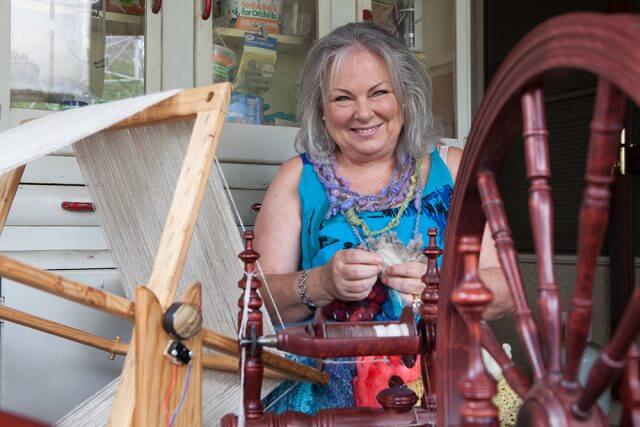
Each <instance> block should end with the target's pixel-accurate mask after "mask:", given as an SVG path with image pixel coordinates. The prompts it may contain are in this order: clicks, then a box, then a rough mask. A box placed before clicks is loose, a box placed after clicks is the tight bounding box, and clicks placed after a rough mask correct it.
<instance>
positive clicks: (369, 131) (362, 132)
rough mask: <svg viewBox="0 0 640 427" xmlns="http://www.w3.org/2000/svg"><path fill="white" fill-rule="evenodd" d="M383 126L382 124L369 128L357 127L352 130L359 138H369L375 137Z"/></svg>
mask: <svg viewBox="0 0 640 427" xmlns="http://www.w3.org/2000/svg"><path fill="white" fill-rule="evenodd" d="M381 126H382V123H381V124H379V125H374V126H369V127H357V128H352V129H351V130H352V131H353V132H354V133H355V134H357V135H358V136H359V137H362V138H367V137H370V136H373V135H375V134H376V133H377V132H378V129H380V127H381Z"/></svg>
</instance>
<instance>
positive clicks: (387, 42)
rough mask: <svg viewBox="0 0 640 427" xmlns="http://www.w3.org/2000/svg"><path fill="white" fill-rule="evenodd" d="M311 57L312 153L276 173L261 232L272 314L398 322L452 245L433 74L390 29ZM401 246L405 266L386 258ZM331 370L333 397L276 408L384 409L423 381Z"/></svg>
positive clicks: (351, 33)
mask: <svg viewBox="0 0 640 427" xmlns="http://www.w3.org/2000/svg"><path fill="white" fill-rule="evenodd" d="M307 58H308V59H307V62H306V63H305V65H304V68H303V71H302V74H301V77H300V86H299V87H300V94H299V105H298V115H299V117H300V119H301V129H300V131H299V133H298V135H297V137H296V145H297V148H298V149H299V151H300V152H302V154H301V155H300V156H297V157H295V158H292V159H290V160H289V161H287V162H286V163H285V164H283V166H282V167H281V169H280V170H279V172H278V173H277V175H276V177H275V178H274V180H273V181H272V183H271V185H270V187H269V190H268V191H267V194H266V196H265V199H264V201H263V204H262V208H261V211H260V214H259V216H258V219H257V221H256V226H255V229H256V247H257V249H258V251H259V252H260V253H261V255H262V259H261V260H262V269H263V271H264V273H265V275H266V279H267V281H268V283H269V288H270V290H271V292H272V294H273V296H274V303H275V306H276V307H270V308H271V310H272V311H275V310H276V309H277V310H278V312H279V314H280V316H281V317H282V318H283V319H284V320H285V321H287V322H299V321H304V320H306V319H308V318H309V317H310V316H311V315H312V314H313V313H314V312H315V311H320V312H319V313H316V314H317V315H322V316H324V317H325V318H328V319H330V320H335V321H367V320H397V319H398V318H399V316H400V312H401V310H402V309H403V308H404V307H405V306H407V305H412V304H414V300H415V299H416V298H415V296H416V295H419V294H420V293H421V292H422V290H423V288H424V284H423V283H422V281H421V277H422V275H423V274H424V273H425V271H426V264H424V263H423V255H422V254H421V250H422V249H423V247H424V244H423V240H424V243H426V240H427V239H426V236H427V230H428V229H429V228H436V229H437V233H438V246H440V247H441V248H442V246H443V240H444V232H445V228H446V222H447V214H448V211H449V202H450V200H451V194H452V191H453V184H454V178H455V174H456V172H457V168H458V164H459V162H460V157H461V152H460V150H457V149H450V150H447V149H446V147H440V148H438V149H436V145H437V144H436V142H437V136H436V133H435V131H434V126H433V119H432V115H431V98H432V94H431V83H430V79H429V75H428V73H427V71H426V68H425V67H424V65H423V64H422V63H421V62H419V61H418V60H417V59H415V57H414V56H413V54H412V53H411V52H409V50H407V48H406V47H405V46H404V44H403V43H402V42H401V41H400V40H398V39H396V38H395V37H394V36H393V35H391V34H390V33H388V32H387V31H386V30H385V29H383V28H382V27H379V26H376V25H373V24H368V23H359V24H348V25H345V26H343V27H340V28H338V29H336V30H334V31H333V32H332V33H330V34H329V35H327V36H326V37H325V38H323V39H321V40H319V41H318V43H317V44H316V45H315V46H314V47H313V48H312V49H311V51H310V52H309V55H308V57H307ZM490 243H491V239H490V238H489V239H487V241H486V242H485V243H484V246H485V247H486V248H487V249H486V250H483V254H482V257H481V268H483V267H484V268H485V269H490V270H492V271H493V276H492V278H491V279H492V280H490V282H491V283H492V284H493V285H494V289H493V290H494V293H495V294H496V297H495V299H494V301H496V303H495V304H494V307H493V314H494V315H495V314H499V313H502V312H505V311H508V310H509V309H510V306H511V302H510V299H509V297H508V293H507V291H506V287H504V286H502V283H503V280H502V275H501V272H500V270H499V268H498V267H497V265H498V264H497V260H496V257H495V251H494V250H493V248H492V247H491V245H490ZM382 246H384V251H383V250H382V249H383V248H382ZM390 248H391V252H395V253H394V254H393V255H394V256H391V257H389V256H383V254H384V255H388V253H389V252H390ZM392 259H393V260H395V261H391V260H392ZM325 362H326V364H325V371H327V372H329V373H330V374H331V380H330V382H329V385H328V386H315V385H311V384H306V383H299V384H297V385H292V384H287V383H284V384H283V385H282V386H281V387H280V388H279V389H277V390H275V391H274V393H273V394H272V395H271V396H269V397H268V398H267V402H266V403H267V404H269V406H268V409H269V410H272V411H276V412H283V411H286V410H296V411H301V412H306V413H314V412H316V411H317V410H319V409H325V408H331V407H345V406H354V405H355V404H358V405H362V406H372V405H373V406H378V403H377V402H376V401H375V400H374V399H373V398H372V397H371V396H375V395H376V394H377V392H378V391H380V389H382V388H385V387H386V386H387V383H388V381H389V379H390V378H391V377H393V376H397V377H399V378H402V380H403V381H404V382H406V383H410V382H413V381H415V380H418V381H419V378H420V376H421V375H420V368H419V366H420V364H419V363H416V364H415V365H414V367H413V368H411V369H410V368H407V367H405V366H404V365H403V363H402V361H399V360H391V361H388V362H381V361H379V360H371V359H359V360H356V361H355V364H354V363H353V361H337V362H338V363H336V361H325ZM349 362H351V363H349ZM374 377H375V379H376V381H375V384H374V382H371V379H372V378H374ZM354 390H355V392H354Z"/></svg>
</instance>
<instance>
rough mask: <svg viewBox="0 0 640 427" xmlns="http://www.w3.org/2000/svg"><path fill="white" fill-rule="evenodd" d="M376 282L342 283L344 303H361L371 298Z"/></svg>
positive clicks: (348, 281) (356, 281) (354, 281)
mask: <svg viewBox="0 0 640 427" xmlns="http://www.w3.org/2000/svg"><path fill="white" fill-rule="evenodd" d="M375 283H376V281H375V280H346V281H344V282H343V283H342V286H341V290H342V297H343V298H341V299H342V300H343V301H360V300H363V299H365V298H366V297H367V296H369V293H370V292H371V289H372V288H373V285H375Z"/></svg>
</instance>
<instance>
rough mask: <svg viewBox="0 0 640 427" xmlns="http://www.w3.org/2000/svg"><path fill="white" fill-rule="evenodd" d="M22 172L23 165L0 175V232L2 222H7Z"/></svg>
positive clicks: (0, 230)
mask: <svg viewBox="0 0 640 427" xmlns="http://www.w3.org/2000/svg"><path fill="white" fill-rule="evenodd" d="M23 172H24V166H20V167H17V168H15V169H14V170H12V171H9V172H7V173H5V174H3V175H0V234H2V229H3V228H4V224H5V223H6V222H7V217H8V216H9V211H10V210H11V205H12V204H13V199H14V198H15V196H16V192H17V191H18V185H19V184H20V179H21V178H22V173H23Z"/></svg>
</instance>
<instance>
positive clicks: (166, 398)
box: [162, 365, 178, 427]
mask: <svg viewBox="0 0 640 427" xmlns="http://www.w3.org/2000/svg"><path fill="white" fill-rule="evenodd" d="M177 380H178V365H173V373H172V375H171V385H169V388H168V389H167V393H166V394H165V395H164V399H163V401H162V413H163V414H164V420H165V422H166V423H167V427H171V418H170V417H169V400H170V399H171V394H172V393H173V388H174V387H175V386H176V381H177Z"/></svg>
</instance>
